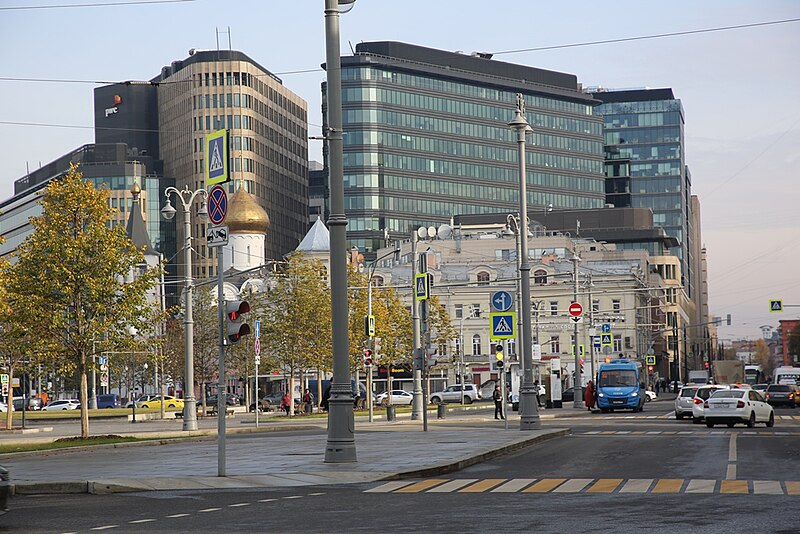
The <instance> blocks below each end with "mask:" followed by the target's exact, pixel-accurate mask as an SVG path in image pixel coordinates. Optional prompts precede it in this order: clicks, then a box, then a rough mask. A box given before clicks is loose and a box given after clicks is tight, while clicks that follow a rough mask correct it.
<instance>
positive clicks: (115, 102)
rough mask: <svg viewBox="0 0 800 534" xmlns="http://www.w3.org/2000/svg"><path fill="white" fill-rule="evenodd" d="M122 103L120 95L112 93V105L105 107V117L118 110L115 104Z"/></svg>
mask: <svg viewBox="0 0 800 534" xmlns="http://www.w3.org/2000/svg"><path fill="white" fill-rule="evenodd" d="M120 104H122V97H121V96H119V95H114V106H113V107H110V108H106V117H108V116H109V115H114V114H115V113H116V112H117V111H119V110H118V108H117V106H119V105H120Z"/></svg>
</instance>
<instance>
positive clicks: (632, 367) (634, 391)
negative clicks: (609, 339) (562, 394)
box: [576, 360, 645, 413]
mask: <svg viewBox="0 0 800 534" xmlns="http://www.w3.org/2000/svg"><path fill="white" fill-rule="evenodd" d="M643 380H644V377H643V376H642V366H641V364H639V363H638V362H634V361H631V360H611V361H610V362H608V363H601V364H600V369H599V370H598V371H597V406H598V408H600V411H601V412H603V413H607V412H611V411H614V410H616V409H629V410H633V411H634V412H641V411H643V410H644V403H645V389H644V382H643ZM576 391H577V388H576Z"/></svg>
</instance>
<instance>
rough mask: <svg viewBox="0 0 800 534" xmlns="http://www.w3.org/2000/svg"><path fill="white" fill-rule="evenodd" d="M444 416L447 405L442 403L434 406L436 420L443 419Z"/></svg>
mask: <svg viewBox="0 0 800 534" xmlns="http://www.w3.org/2000/svg"><path fill="white" fill-rule="evenodd" d="M445 415H447V405H446V404H445V403H443V402H440V403H439V404H438V405H437V406H436V419H444V418H445Z"/></svg>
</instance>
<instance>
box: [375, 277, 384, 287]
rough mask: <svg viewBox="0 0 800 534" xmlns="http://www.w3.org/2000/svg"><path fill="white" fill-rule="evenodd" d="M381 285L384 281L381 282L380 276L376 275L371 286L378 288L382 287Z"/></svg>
mask: <svg viewBox="0 0 800 534" xmlns="http://www.w3.org/2000/svg"><path fill="white" fill-rule="evenodd" d="M383 283H384V281H383V277H382V276H379V275H377V274H376V275H375V276H373V277H372V286H373V287H380V286H382V285H383Z"/></svg>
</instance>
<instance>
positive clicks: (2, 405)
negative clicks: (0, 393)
mask: <svg viewBox="0 0 800 534" xmlns="http://www.w3.org/2000/svg"><path fill="white" fill-rule="evenodd" d="M7 411H8V406H6V403H5V402H3V401H0V413H3V412H7Z"/></svg>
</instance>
